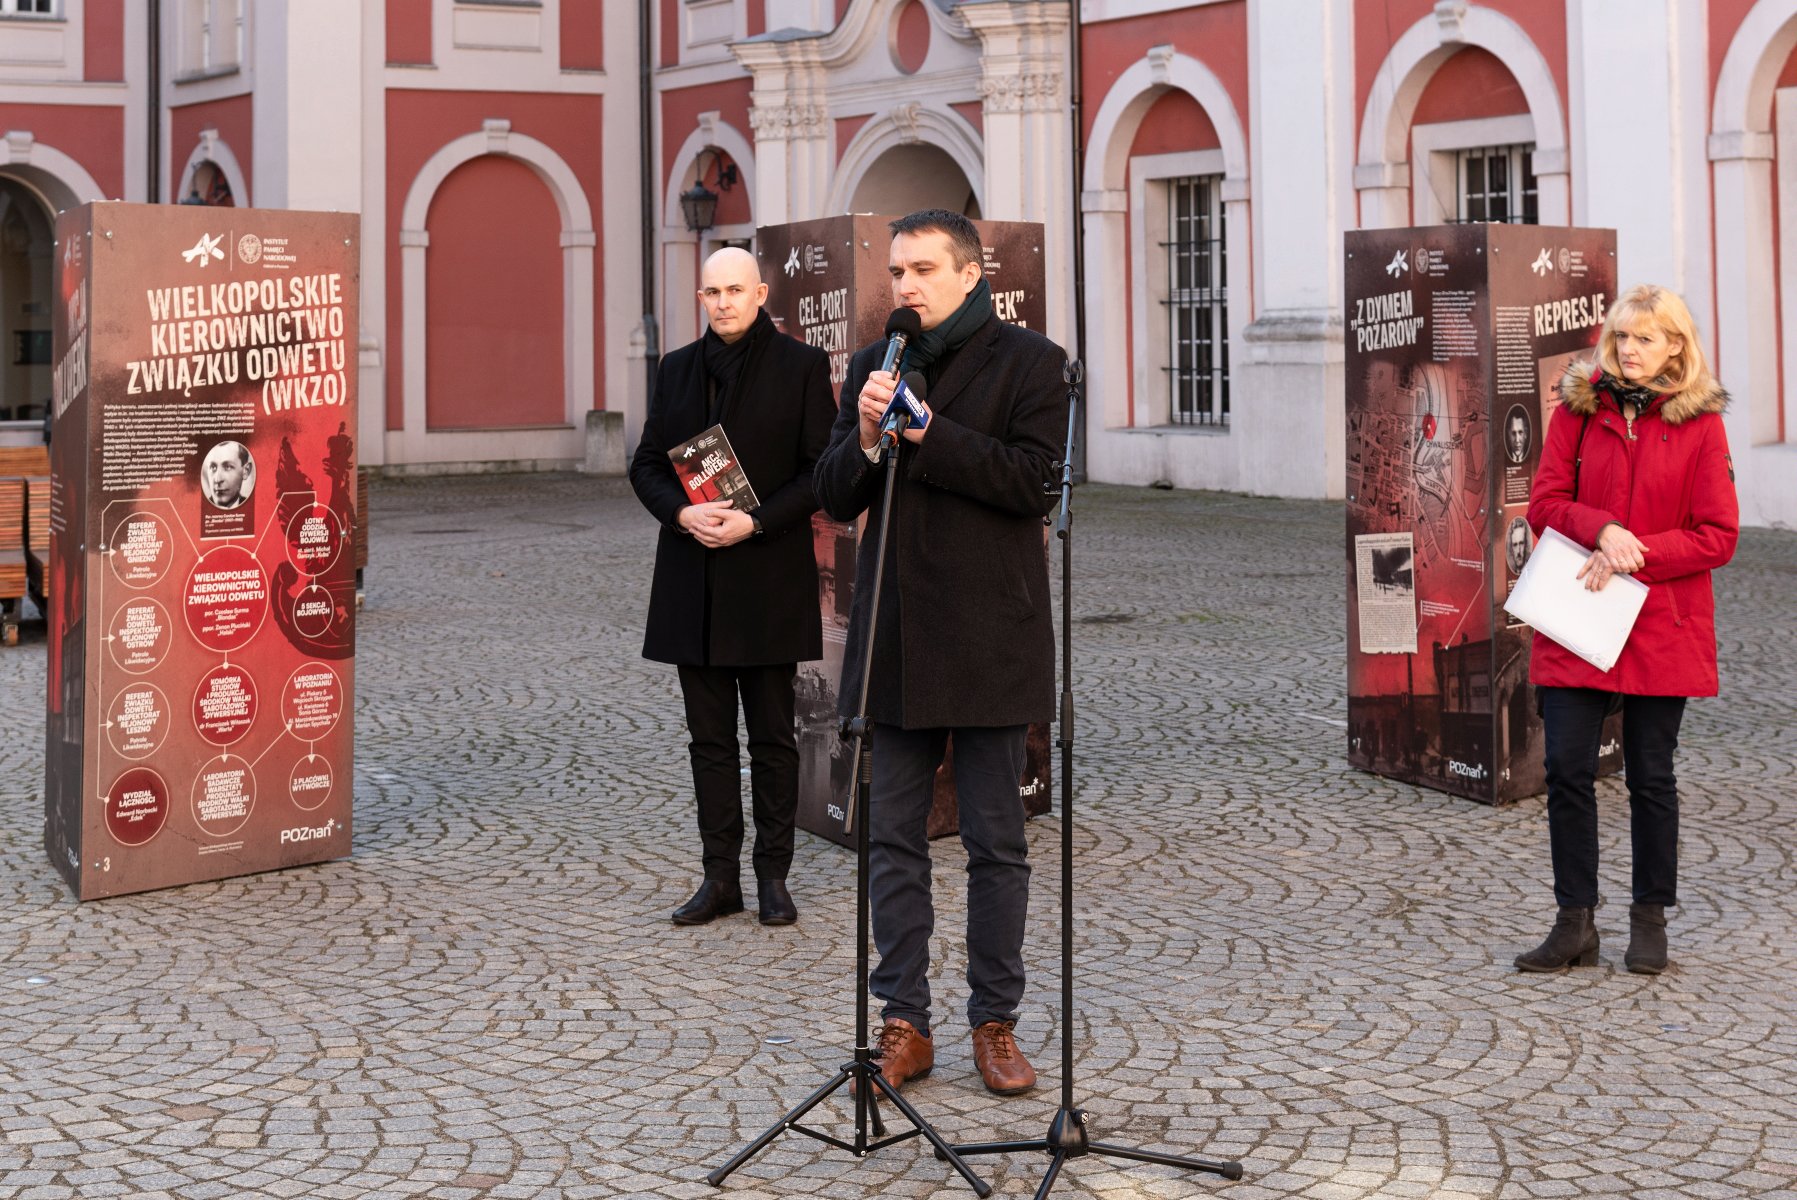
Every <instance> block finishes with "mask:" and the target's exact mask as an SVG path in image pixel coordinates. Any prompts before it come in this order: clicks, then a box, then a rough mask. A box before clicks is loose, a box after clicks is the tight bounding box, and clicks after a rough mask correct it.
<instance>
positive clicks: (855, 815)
mask: <svg viewBox="0 0 1797 1200" xmlns="http://www.w3.org/2000/svg"><path fill="white" fill-rule="evenodd" d="M900 407H901V411H900V412H899V416H898V421H897V429H896V431H895V433H894V436H893V437H892V439H891V442H890V444H889V445H888V447H887V450H886V461H885V466H886V485H885V486H886V490H885V493H884V495H882V496H881V498H880V534H879V538H878V539H877V543H876V545H875V547H874V578H873V592H872V594H871V596H870V597H869V603H868V606H867V641H866V644H865V645H863V646H862V653H861V691H860V694H859V695H858V696H857V697H856V700H855V714H856V715H855V716H854V717H852V718H850V719H848V720H846V721H844V722H843V723H842V729H841V733H842V736H843V737H844V738H845V739H850V740H852V741H853V742H854V772H853V774H852V776H851V777H850V779H849V795H848V811H847V815H846V816H845V817H844V819H843V829H844V832H847V833H852V834H854V836H855V1058H854V1061H853V1062H847V1063H844V1064H843V1065H842V1068H841V1069H840V1070H838V1071H837V1072H836V1074H835V1075H834V1076H833V1077H832V1078H831V1079H830V1080H829V1081H828V1082H827V1083H825V1084H824V1085H823V1086H822V1087H820V1088H818V1089H817V1090H816V1091H815V1092H812V1093H811V1095H809V1096H807V1097H805V1099H804V1100H802V1101H800V1102H799V1104H798V1107H796V1108H794V1109H793V1110H792V1111H791V1112H789V1113H787V1114H786V1115H785V1116H783V1117H781V1118H780V1119H779V1120H778V1121H776V1122H774V1124H772V1125H770V1126H769V1127H768V1128H767V1129H765V1130H763V1131H762V1133H761V1135H760V1136H759V1137H757V1138H756V1139H755V1140H754V1141H752V1142H750V1143H749V1144H748V1145H747V1146H745V1147H743V1148H742V1149H741V1150H740V1151H738V1152H737V1154H736V1157H734V1158H732V1159H731V1160H730V1161H729V1162H727V1163H725V1164H724V1165H723V1166H721V1167H719V1168H717V1169H716V1170H715V1171H712V1172H711V1173H710V1174H709V1175H707V1176H706V1177H705V1181H706V1182H707V1183H709V1184H711V1185H712V1186H713V1187H721V1186H723V1183H724V1179H725V1177H727V1176H728V1175H729V1174H730V1173H731V1172H732V1171H734V1170H736V1168H738V1167H740V1166H742V1165H743V1164H744V1163H745V1162H748V1161H749V1159H751V1158H753V1157H754V1156H755V1155H756V1154H758V1153H760V1152H761V1151H762V1150H763V1149H765V1148H766V1147H767V1146H768V1145H770V1144H771V1143H772V1142H773V1140H774V1139H775V1138H777V1137H779V1136H780V1135H781V1134H782V1133H786V1132H788V1131H790V1132H792V1133H802V1134H804V1135H805V1136H806V1137H810V1138H816V1139H817V1140H818V1141H820V1142H823V1143H825V1144H826V1145H831V1146H835V1147H836V1148H837V1149H838V1150H847V1151H848V1152H849V1153H851V1154H853V1155H854V1156H855V1157H856V1158H864V1157H866V1156H867V1155H868V1154H869V1153H871V1152H872V1151H875V1150H879V1149H881V1148H883V1147H886V1146H890V1145H892V1144H893V1143H894V1142H902V1141H905V1140H906V1139H907V1138H914V1137H918V1136H922V1137H923V1138H925V1139H927V1140H928V1141H929V1143H930V1145H932V1146H934V1147H935V1148H936V1157H937V1158H939V1159H942V1160H944V1161H946V1162H948V1163H949V1164H950V1165H952V1166H953V1167H954V1168H955V1170H956V1171H958V1172H959V1173H960V1175H961V1178H963V1179H965V1180H966V1181H967V1182H968V1183H969V1184H971V1185H972V1187H973V1191H974V1195H976V1196H980V1197H982V1198H983V1197H985V1196H986V1195H988V1194H990V1193H991V1191H992V1185H991V1184H989V1183H987V1182H986V1181H985V1180H983V1179H981V1178H980V1177H979V1176H978V1175H975V1174H974V1173H973V1171H972V1170H971V1169H970V1168H969V1167H968V1165H967V1164H966V1163H964V1162H962V1161H961V1156H960V1155H959V1154H958V1153H956V1151H955V1148H954V1147H952V1146H950V1145H949V1144H948V1142H947V1141H946V1140H945V1139H944V1138H943V1137H942V1135H941V1134H939V1133H937V1132H936V1131H935V1130H934V1129H932V1128H931V1127H930V1125H929V1122H927V1121H925V1120H924V1119H923V1117H922V1116H921V1115H919V1113H918V1111H917V1110H916V1109H915V1108H913V1107H911V1102H910V1101H908V1100H906V1099H905V1098H904V1097H903V1096H901V1095H900V1094H899V1090H898V1089H897V1088H895V1087H893V1086H892V1084H891V1083H889V1082H888V1081H887V1079H886V1077H885V1076H884V1075H882V1074H880V1067H879V1064H878V1063H876V1062H875V1061H874V1057H873V1049H872V1047H870V1046H869V1045H868V1044H867V1017H868V1013H867V976H868V962H867V939H868V898H867V813H868V808H869V803H870V796H871V789H872V786H873V762H874V749H873V724H872V722H870V721H869V720H868V718H867V685H868V681H869V680H870V679H871V678H872V676H873V669H874V632H875V630H876V629H878V627H879V623H880V587H881V585H882V583H883V582H884V580H885V575H886V538H887V535H888V534H889V532H890V531H891V529H892V494H893V490H894V485H895V483H896V481H897V479H898V460H899V437H898V436H897V435H898V434H902V433H903V432H904V430H905V426H906V425H907V424H909V420H908V416H907V414H906V413H904V412H903V411H902V408H903V406H900ZM859 452H860V451H858V450H857V451H856V453H859ZM845 1083H846V1084H849V1085H851V1086H850V1091H851V1092H852V1093H853V1095H854V1097H855V1140H854V1141H852V1142H846V1141H843V1140H842V1139H841V1138H838V1137H834V1136H832V1135H831V1134H827V1133H823V1132H821V1131H819V1130H816V1129H812V1128H811V1127H809V1126H807V1125H801V1124H800V1123H799V1118H801V1117H803V1116H804V1115H805V1114H806V1113H808V1112H810V1111H811V1110H812V1109H813V1108H815V1107H817V1106H818V1105H819V1104H821V1103H822V1102H823V1100H824V1098H825V1097H827V1096H829V1095H830V1094H831V1093H833V1092H835V1091H836V1090H837V1089H838V1088H840V1087H842V1085H843V1084H845ZM876 1089H878V1091H879V1093H880V1094H881V1095H883V1096H885V1097H886V1099H888V1100H890V1101H892V1103H893V1105H894V1106H895V1107H896V1108H897V1109H898V1110H899V1112H900V1113H902V1114H903V1115H904V1118H905V1120H907V1121H909V1122H911V1128H910V1129H907V1130H905V1132H903V1133H896V1134H893V1135H892V1136H891V1137H888V1136H886V1129H885V1126H884V1125H882V1124H881V1122H880V1110H879V1108H878V1106H877V1104H876V1103H875V1097H874V1092H875V1090H876ZM870 1125H871V1126H872V1129H873V1137H874V1139H875V1140H869V1138H868V1129H869V1126H870Z"/></svg>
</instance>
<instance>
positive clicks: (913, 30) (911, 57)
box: [894, 0, 930, 75]
mask: <svg viewBox="0 0 1797 1200" xmlns="http://www.w3.org/2000/svg"><path fill="white" fill-rule="evenodd" d="M894 41H895V42H896V43H897V46H896V49H897V50H898V55H897V58H898V68H899V70H901V71H903V72H904V73H905V74H907V75H914V74H916V73H917V70H918V68H919V67H921V66H923V60H924V59H925V58H927V57H928V56H929V53H930V14H929V13H927V12H925V11H924V8H923V0H907V2H906V4H905V7H904V8H903V9H902V10H900V12H899V19H898V36H897V37H896V38H895V39H894Z"/></svg>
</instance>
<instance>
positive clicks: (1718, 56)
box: [1710, 0, 1783, 94]
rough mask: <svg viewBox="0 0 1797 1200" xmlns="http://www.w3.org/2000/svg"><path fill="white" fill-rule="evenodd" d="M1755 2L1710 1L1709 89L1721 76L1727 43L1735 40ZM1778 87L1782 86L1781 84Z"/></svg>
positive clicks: (1713, 86)
mask: <svg viewBox="0 0 1797 1200" xmlns="http://www.w3.org/2000/svg"><path fill="white" fill-rule="evenodd" d="M1755 3H1757V0H1710V88H1711V91H1712V94H1713V93H1714V90H1715V87H1716V80H1718V79H1719V78H1721V76H1722V60H1723V59H1725V58H1727V57H1728V47H1729V43H1731V42H1733V41H1734V40H1735V34H1736V33H1737V32H1739V31H1740V28H1741V22H1742V21H1745V20H1746V19H1747V14H1748V13H1749V12H1751V11H1752V10H1753V6H1754V4H1755ZM1780 86H1783V85H1782V84H1781V85H1780Z"/></svg>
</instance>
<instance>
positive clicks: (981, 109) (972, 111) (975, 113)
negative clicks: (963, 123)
mask: <svg viewBox="0 0 1797 1200" xmlns="http://www.w3.org/2000/svg"><path fill="white" fill-rule="evenodd" d="M949 107H950V108H952V109H954V110H955V111H956V112H958V113H960V114H961V115H962V116H963V117H965V118H967V123H968V124H969V125H971V126H973V131H974V132H975V133H977V134H980V135H981V136H982V137H983V136H985V133H986V106H985V105H983V104H981V103H980V102H979V101H978V100H966V101H963V102H962V103H960V104H951V105H949Z"/></svg>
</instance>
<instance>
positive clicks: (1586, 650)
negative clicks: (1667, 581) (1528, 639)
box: [1504, 527, 1647, 671]
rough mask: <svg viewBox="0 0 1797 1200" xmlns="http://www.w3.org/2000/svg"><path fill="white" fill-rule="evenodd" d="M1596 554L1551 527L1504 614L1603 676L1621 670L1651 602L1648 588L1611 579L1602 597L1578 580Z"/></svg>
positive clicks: (1633, 581) (1624, 579) (1526, 566)
mask: <svg viewBox="0 0 1797 1200" xmlns="http://www.w3.org/2000/svg"><path fill="white" fill-rule="evenodd" d="M1590 557H1591V551H1589V550H1587V549H1585V547H1583V546H1581V545H1579V544H1578V543H1577V542H1575V541H1573V540H1572V539H1571V538H1569V537H1567V536H1566V535H1565V534H1563V533H1560V532H1559V531H1558V530H1556V529H1553V528H1552V527H1549V528H1547V529H1545V530H1543V531H1542V533H1541V540H1540V541H1538V542H1536V543H1535V550H1534V553H1532V554H1530V555H1529V561H1528V562H1527V563H1526V564H1524V566H1523V569H1522V574H1521V575H1519V576H1518V577H1517V580H1516V586H1515V587H1514V588H1512V589H1511V590H1510V598H1509V599H1508V600H1506V601H1504V608H1505V610H1506V611H1508V612H1509V613H1510V615H1511V616H1513V617H1515V618H1516V619H1517V620H1519V621H1523V622H1525V623H1527V624H1529V625H1533V626H1534V627H1535V632H1536V633H1539V634H1542V635H1544V636H1546V637H1550V638H1552V639H1553V640H1554V641H1556V642H1558V643H1560V644H1561V645H1562V646H1565V647H1566V648H1567V649H1568V650H1570V651H1572V652H1573V653H1574V654H1576V655H1578V656H1579V657H1580V658H1582V659H1584V660H1585V661H1586V662H1588V663H1590V664H1591V665H1592V666H1594V667H1596V668H1597V669H1598V670H1600V671H1608V670H1609V669H1610V668H1612V667H1614V666H1615V665H1616V659H1617V657H1618V656H1619V655H1621V653H1622V647H1623V646H1624V644H1626V643H1627V642H1628V639H1629V631H1630V630H1632V629H1634V627H1635V618H1637V617H1639V616H1640V615H1641V606H1642V605H1643V604H1645V603H1646V602H1647V585H1646V584H1644V583H1642V582H1641V581H1640V580H1638V579H1634V578H1632V577H1631V576H1628V575H1612V576H1611V577H1610V582H1609V583H1607V584H1605V585H1604V586H1603V589H1602V590H1601V591H1596V592H1593V591H1589V590H1587V589H1586V587H1585V581H1584V580H1583V579H1580V578H1578V573H1579V568H1580V567H1582V566H1584V565H1585V560H1586V559H1588V558H1590Z"/></svg>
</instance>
